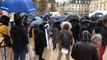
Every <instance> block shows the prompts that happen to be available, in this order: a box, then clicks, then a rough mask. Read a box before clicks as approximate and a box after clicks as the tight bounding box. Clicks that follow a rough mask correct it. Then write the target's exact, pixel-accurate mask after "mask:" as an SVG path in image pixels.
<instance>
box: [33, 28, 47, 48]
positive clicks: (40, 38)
mask: <svg viewBox="0 0 107 60" xmlns="http://www.w3.org/2000/svg"><path fill="white" fill-rule="evenodd" d="M34 40H35V49H37V50H38V49H39V48H41V49H43V48H45V47H46V38H45V32H44V31H43V30H40V29H34Z"/></svg>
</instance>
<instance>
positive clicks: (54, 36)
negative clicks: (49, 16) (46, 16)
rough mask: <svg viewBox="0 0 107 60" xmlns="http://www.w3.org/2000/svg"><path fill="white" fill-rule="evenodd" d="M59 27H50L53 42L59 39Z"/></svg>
mask: <svg viewBox="0 0 107 60" xmlns="http://www.w3.org/2000/svg"><path fill="white" fill-rule="evenodd" d="M58 35H59V29H58V28H53V29H52V38H53V42H55V43H57V42H58V39H59V36H58Z"/></svg>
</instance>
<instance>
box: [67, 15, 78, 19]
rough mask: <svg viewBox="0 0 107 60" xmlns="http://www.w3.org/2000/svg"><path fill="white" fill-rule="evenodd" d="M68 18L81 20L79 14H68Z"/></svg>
mask: <svg viewBox="0 0 107 60" xmlns="http://www.w3.org/2000/svg"><path fill="white" fill-rule="evenodd" d="M67 20H79V16H78V15H73V14H72V15H68V16H67Z"/></svg>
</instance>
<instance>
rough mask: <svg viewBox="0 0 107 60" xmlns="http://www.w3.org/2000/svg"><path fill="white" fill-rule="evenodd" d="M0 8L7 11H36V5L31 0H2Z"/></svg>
mask: <svg viewBox="0 0 107 60" xmlns="http://www.w3.org/2000/svg"><path fill="white" fill-rule="evenodd" d="M0 9H1V10H5V11H7V12H9V13H12V12H15V13H21V12H23V13H30V12H38V9H37V7H36V6H35V5H34V4H33V2H32V1H31V0H3V1H2V3H1V4H0Z"/></svg>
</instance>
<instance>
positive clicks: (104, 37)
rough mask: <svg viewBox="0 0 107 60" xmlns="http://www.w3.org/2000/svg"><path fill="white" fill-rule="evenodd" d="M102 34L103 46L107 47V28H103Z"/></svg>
mask: <svg viewBox="0 0 107 60" xmlns="http://www.w3.org/2000/svg"><path fill="white" fill-rule="evenodd" d="M100 34H101V35H102V45H107V28H106V27H104V26H102V28H101V32H100Z"/></svg>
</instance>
